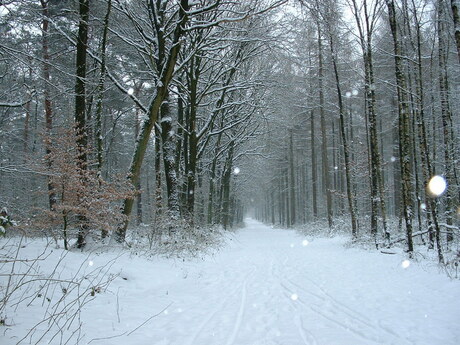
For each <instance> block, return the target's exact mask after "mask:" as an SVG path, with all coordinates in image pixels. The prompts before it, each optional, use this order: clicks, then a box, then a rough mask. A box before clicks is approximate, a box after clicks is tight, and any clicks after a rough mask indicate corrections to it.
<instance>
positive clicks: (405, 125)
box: [386, 0, 414, 256]
mask: <svg viewBox="0 0 460 345" xmlns="http://www.w3.org/2000/svg"><path fill="white" fill-rule="evenodd" d="M386 4H387V7H388V17H389V22H390V28H391V33H392V36H393V46H394V59H395V75H396V85H397V94H398V113H399V140H400V160H401V194H402V199H403V200H402V201H403V215H404V219H405V223H406V238H407V250H408V253H409V255H410V256H412V253H413V251H414V247H413V241H412V219H413V214H414V212H413V206H412V176H411V175H412V174H411V172H412V168H411V159H410V157H411V147H410V145H411V142H410V119H409V117H410V110H409V104H408V100H407V83H406V78H405V75H404V71H403V65H402V51H401V46H400V42H399V39H398V28H397V23H396V12H395V5H394V1H393V0H386Z"/></svg>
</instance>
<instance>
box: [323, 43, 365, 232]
mask: <svg viewBox="0 0 460 345" xmlns="http://www.w3.org/2000/svg"><path fill="white" fill-rule="evenodd" d="M332 39H333V38H332V36H330V37H329V44H330V48H331V56H332V64H333V67H334V74H335V82H336V88H337V98H338V101H339V117H340V136H341V139H342V145H343V154H344V159H345V180H346V189H347V200H348V209H349V212H350V217H351V233H352V236H353V239H356V238H357V236H358V226H357V222H356V211H355V202H354V199H353V197H354V195H353V191H352V182H351V162H350V150H349V147H348V140H347V137H346V135H345V119H344V113H345V108H344V105H343V98H342V90H341V88H340V78H339V71H338V68H337V61H336V55H335V51H334V44H333V40H332Z"/></svg>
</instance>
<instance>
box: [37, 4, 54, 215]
mask: <svg viewBox="0 0 460 345" xmlns="http://www.w3.org/2000/svg"><path fill="white" fill-rule="evenodd" d="M40 3H41V6H42V14H43V20H42V54H43V79H44V83H45V86H44V91H43V96H44V99H45V129H46V139H45V152H46V154H47V155H49V154H50V153H51V145H52V142H51V131H52V129H53V108H52V105H51V100H50V91H49V85H50V84H51V76H50V62H49V60H50V55H49V41H48V36H49V18H48V17H49V7H48V5H49V4H48V0H40ZM46 164H47V166H48V168H51V164H52V163H51V161H49V160H48V161H47V162H46ZM47 179H48V183H47V184H48V202H49V208H50V210H53V209H54V206H55V205H56V192H55V190H54V186H53V184H52V182H51V178H50V177H48V178H47Z"/></svg>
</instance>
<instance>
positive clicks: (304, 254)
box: [0, 220, 460, 345]
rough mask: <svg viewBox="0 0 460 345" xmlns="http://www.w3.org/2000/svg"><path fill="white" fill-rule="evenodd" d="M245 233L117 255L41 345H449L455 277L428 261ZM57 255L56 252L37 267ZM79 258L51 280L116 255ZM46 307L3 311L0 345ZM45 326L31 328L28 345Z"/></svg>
mask: <svg viewBox="0 0 460 345" xmlns="http://www.w3.org/2000/svg"><path fill="white" fill-rule="evenodd" d="M246 225H247V227H246V228H244V229H242V230H240V231H239V232H238V233H237V234H236V235H232V236H229V239H228V243H229V244H228V245H227V246H226V247H224V248H223V249H222V250H221V251H219V252H218V253H217V254H215V255H210V256H206V257H205V258H202V259H194V260H192V261H183V260H178V259H176V260H173V259H159V258H154V259H147V258H144V257H140V256H133V255H129V254H124V255H122V256H120V257H118V258H117V260H116V261H115V262H112V264H111V265H108V266H106V268H104V269H103V270H102V271H103V272H106V275H105V276H104V277H105V278H107V277H110V275H109V274H108V273H113V274H116V276H113V277H112V278H113V281H112V282H111V283H110V285H109V286H108V287H107V288H105V287H104V286H103V279H102V280H101V279H99V278H98V279H99V280H93V281H91V279H93V278H91V276H88V277H87V278H88V279H84V280H82V281H81V289H82V291H83V294H86V295H88V292H84V287H83V286H84V283H85V282H86V281H90V284H93V286H95V287H97V284H100V285H101V288H100V289H96V291H95V293H94V296H90V297H89V298H92V300H91V301H89V303H87V304H86V305H85V306H84V307H83V310H82V313H81V314H80V315H79V319H78V318H77V320H76V321H75V323H72V324H71V323H70V321H69V322H68V323H67V324H66V325H67V326H68V325H69V324H70V326H68V330H67V328H66V329H63V330H62V333H59V332H58V333H59V334H58V336H56V337H55V338H54V339H53V340H52V342H51V344H60V342H61V340H60V339H67V338H68V335H69V333H70V332H72V331H74V330H75V329H74V328H75V327H74V325H75V324H78V323H77V322H80V323H81V324H82V327H81V328H80V332H81V333H80V334H79V336H80V338H81V339H80V342H79V343H80V344H92V345H117V344H123V345H131V344H133V345H144V344H148V345H151V344H156V345H167V344H171V345H172V344H174V345H192V344H194V345H213V344H215V345H230V344H235V345H262V344H264V345H271V344H273V345H274V344H279V345H297V344H326V345H330V344H343V345H345V344H346V345H359V344H366V345H371V344H398V345H400V344H401V345H404V344H417V345H419V344H420V345H421V344H427V345H435V344H442V345H448V344H459V342H460V327H459V320H460V281H459V280H450V279H449V278H448V277H447V276H446V275H445V274H444V273H442V272H440V271H438V268H437V267H436V266H435V265H434V264H428V263H426V262H425V263H417V262H406V261H404V260H405V258H404V257H403V256H401V255H399V254H396V255H387V254H382V253H379V252H376V251H366V250H363V249H356V248H351V249H350V248H345V246H344V243H345V242H346V241H347V239H345V238H342V237H338V238H333V239H330V238H316V239H315V238H304V237H301V236H299V235H298V234H296V233H295V232H293V231H289V230H279V229H272V228H270V227H267V226H265V225H263V224H261V223H258V222H256V221H254V220H247V221H246ZM38 243H39V242H38ZM28 248H30V249H28ZM38 250H39V248H38V244H37V242H31V243H28V244H27V246H26V248H24V251H26V252H27V253H30V255H34V254H33V251H38ZM62 255H63V251H61V250H54V251H53V253H52V254H51V255H50V256H49V257H48V258H47V259H46V260H45V261H44V262H42V263H40V266H41V269H42V270H46V269H50V268H52V267H54V266H55V263H56V261H57V260H58V258H59V257H60V256H62ZM86 255H87V254H81V253H74V252H71V253H68V254H67V255H66V256H65V257H64V258H63V259H62V260H63V262H62V264H61V265H60V266H59V267H60V268H59V272H60V275H59V277H60V278H62V279H63V280H64V278H65V276H66V275H68V276H69V277H78V276H81V275H82V274H83V272H86V273H84V274H89V272H91V271H94V270H97V268H98V267H104V266H105V264H106V262H109V261H110V260H112V259H114V258H115V257H117V255H118V254H116V253H115V252H113V251H112V252H109V253H103V254H101V253H99V254H96V253H95V254H89V255H88V257H86ZM82 262H83V265H81V264H82ZM78 269H80V272H77V271H78ZM2 273H4V272H2ZM1 279H3V277H1ZM2 281H3V282H4V281H5V280H2ZM2 284H3V283H2ZM62 284H63V283H61V285H62ZM87 286H90V285H87ZM81 294H82V292H81V291H80V295H81ZM44 295H45V293H44ZM54 295H56V292H55V294H54ZM53 298H55V297H53ZM49 303H54V301H51V302H49ZM45 307H46V303H45V302H43V301H42V300H41V299H40V298H36V299H34V300H33V301H32V302H31V306H29V307H27V308H26V307H25V305H24V303H23V304H21V305H20V306H19V307H18V308H17V310H16V311H14V310H9V312H8V319H7V320H6V323H7V326H0V331H1V334H0V344H3V345H10V344H16V343H17V341H18V340H19V339H21V338H22V337H23V336H24V335H25V334H27V332H28V331H29V330H30V328H31V326H32V325H33V324H36V323H38V322H39V321H41V320H42V318H43V315H44V310H45ZM72 310H73V309H72ZM46 328H47V324H46V323H44V324H42V325H41V326H40V327H38V329H37V330H36V331H35V333H33V334H34V335H33V337H32V341H31V343H35V342H36V341H37V339H38V338H39V335H40V330H41V331H43V330H45V329H46ZM54 334H56V332H54V333H53V332H50V333H48V334H47V335H45V337H43V338H42V339H41V340H40V341H39V344H47V343H48V339H50V337H51V336H52V335H54ZM61 335H62V338H60V336H61ZM29 340H30V336H29V337H28V338H26V340H25V341H24V343H29ZM71 343H75V340H73V342H72V341H70V342H69V344H71Z"/></svg>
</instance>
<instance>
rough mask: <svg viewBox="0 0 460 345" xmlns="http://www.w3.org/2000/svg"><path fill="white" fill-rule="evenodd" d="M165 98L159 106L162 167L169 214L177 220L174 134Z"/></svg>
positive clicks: (177, 194)
mask: <svg viewBox="0 0 460 345" xmlns="http://www.w3.org/2000/svg"><path fill="white" fill-rule="evenodd" d="M167 99H168V98H166V100H165V102H164V103H163V104H162V106H161V143H162V151H163V152H162V153H163V168H164V172H165V179H166V192H167V197H168V213H169V216H170V217H171V218H172V219H174V220H177V219H179V217H180V208H179V184H178V180H177V174H176V167H175V163H176V161H175V148H176V142H175V134H174V132H173V130H172V118H171V116H170V115H171V113H170V108H169V102H168V100H167Z"/></svg>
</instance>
